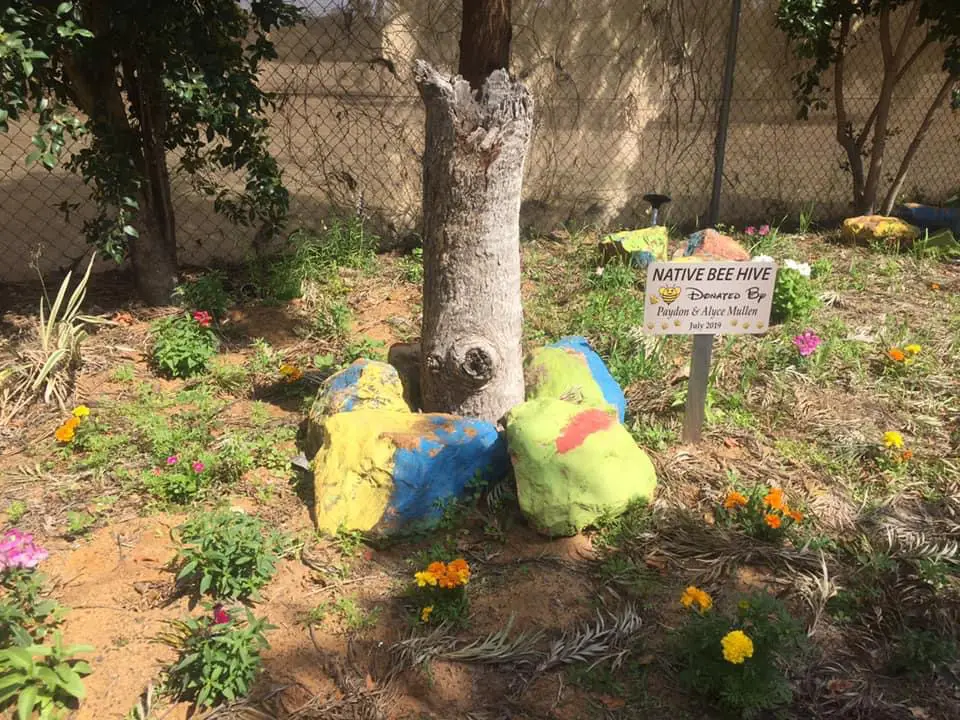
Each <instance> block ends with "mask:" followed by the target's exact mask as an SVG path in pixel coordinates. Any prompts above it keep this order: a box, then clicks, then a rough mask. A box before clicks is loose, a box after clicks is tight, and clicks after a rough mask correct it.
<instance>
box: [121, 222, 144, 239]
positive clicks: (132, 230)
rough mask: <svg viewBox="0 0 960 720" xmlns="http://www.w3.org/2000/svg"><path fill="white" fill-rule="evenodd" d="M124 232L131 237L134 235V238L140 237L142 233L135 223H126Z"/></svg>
mask: <svg viewBox="0 0 960 720" xmlns="http://www.w3.org/2000/svg"><path fill="white" fill-rule="evenodd" d="M123 234H124V235H128V236H129V237H132V238H138V237H140V233H139V232H137V229H136V228H135V227H134V226H133V225H124V226H123Z"/></svg>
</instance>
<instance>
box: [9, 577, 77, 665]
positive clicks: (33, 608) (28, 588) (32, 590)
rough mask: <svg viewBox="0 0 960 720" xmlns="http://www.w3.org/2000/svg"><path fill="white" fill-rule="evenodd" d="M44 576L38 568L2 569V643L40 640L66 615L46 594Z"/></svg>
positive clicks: (22, 642)
mask: <svg viewBox="0 0 960 720" xmlns="http://www.w3.org/2000/svg"><path fill="white" fill-rule="evenodd" d="M44 580H45V578H44V576H43V575H42V574H41V573H39V572H37V571H36V570H27V569H8V570H6V571H5V572H3V573H0V592H2V594H0V647H6V646H8V645H11V644H14V645H19V646H21V647H26V646H28V645H32V644H33V643H35V642H39V641H41V640H42V639H43V638H44V637H46V635H47V633H48V632H49V631H50V629H51V628H53V627H56V626H57V625H58V624H59V623H60V621H61V620H62V619H63V609H62V608H61V607H60V604H59V603H58V602H57V601H56V600H53V599H51V598H48V597H46V596H45V592H44Z"/></svg>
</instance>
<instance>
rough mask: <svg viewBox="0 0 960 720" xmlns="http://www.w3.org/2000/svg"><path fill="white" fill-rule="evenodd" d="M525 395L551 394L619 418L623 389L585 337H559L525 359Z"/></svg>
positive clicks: (622, 410)
mask: <svg viewBox="0 0 960 720" xmlns="http://www.w3.org/2000/svg"><path fill="white" fill-rule="evenodd" d="M524 374H525V375H526V384H527V399H528V400H534V399H538V398H554V399H556V400H566V401H567V402H571V403H574V404H578V405H584V406H587V407H596V408H600V409H601V410H605V411H608V412H611V413H613V412H614V411H615V413H616V416H617V419H618V420H619V421H620V422H623V417H624V413H625V412H626V409H627V401H626V398H625V397H624V395H623V390H621V389H620V385H619V384H618V383H617V381H616V380H615V379H614V377H613V375H611V374H610V371H609V370H608V369H607V366H606V365H604V363H603V360H601V359H600V356H599V355H597V353H596V352H594V350H593V348H591V347H590V343H589V342H587V339H586V338H583V337H577V336H571V337H564V338H560V340H558V341H557V342H555V343H552V344H550V345H547V346H546V347H542V348H537V349H536V350H534V351H533V352H532V353H530V356H529V357H528V358H527V363H526V372H525V373H524Z"/></svg>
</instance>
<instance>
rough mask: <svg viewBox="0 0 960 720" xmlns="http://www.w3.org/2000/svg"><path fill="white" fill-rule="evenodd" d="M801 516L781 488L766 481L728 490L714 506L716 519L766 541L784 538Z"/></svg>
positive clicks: (779, 540)
mask: <svg viewBox="0 0 960 720" xmlns="http://www.w3.org/2000/svg"><path fill="white" fill-rule="evenodd" d="M740 490H743V492H740ZM802 520H803V515H802V513H800V512H799V511H797V510H794V509H792V508H790V507H789V505H788V504H787V501H786V497H785V496H784V494H783V491H782V490H781V489H779V488H768V487H767V486H766V485H755V486H754V487H753V488H752V489H750V490H746V489H743V488H738V489H736V490H731V491H730V492H729V493H727V496H726V498H725V499H724V501H723V502H722V503H721V504H720V507H718V508H717V521H718V522H720V523H722V524H724V525H727V526H728V527H735V528H737V529H739V530H740V531H742V532H744V533H745V534H747V535H749V536H750V537H754V538H757V539H758V540H766V541H768V542H776V543H781V542H783V540H784V539H785V538H786V537H787V535H788V533H789V531H790V529H791V528H792V527H794V526H795V525H798V524H799V523H800V522H802Z"/></svg>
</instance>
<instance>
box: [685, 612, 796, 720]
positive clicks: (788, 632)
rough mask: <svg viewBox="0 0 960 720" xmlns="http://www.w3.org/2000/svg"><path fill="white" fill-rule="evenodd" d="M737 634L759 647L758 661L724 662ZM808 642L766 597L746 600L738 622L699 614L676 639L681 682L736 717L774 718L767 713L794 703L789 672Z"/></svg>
mask: <svg viewBox="0 0 960 720" xmlns="http://www.w3.org/2000/svg"><path fill="white" fill-rule="evenodd" d="M735 630H740V631H741V632H743V633H745V634H746V635H747V637H748V638H749V639H750V640H751V641H752V643H753V654H752V656H750V657H748V658H746V659H745V660H744V662H742V663H740V664H735V663H733V662H729V661H728V660H727V659H725V658H724V654H723V645H722V644H721V641H722V640H723V638H724V637H725V636H726V635H727V634H728V633H730V632H731V631H735ZM803 637H804V634H803V627H802V626H801V624H800V623H799V622H797V621H796V620H795V619H794V618H793V617H791V615H790V613H789V612H788V611H787V609H786V608H785V607H784V605H783V604H782V603H781V602H780V601H779V600H776V599H775V598H773V597H771V596H769V595H767V594H766V593H756V594H754V595H751V596H749V597H746V598H744V599H742V600H741V601H740V602H739V603H738V604H737V611H736V614H735V615H733V616H727V615H726V614H724V613H721V612H719V611H717V610H716V609H711V610H707V611H705V612H703V613H700V612H697V611H693V612H691V615H690V617H689V619H688V621H687V623H686V624H685V625H684V626H683V627H682V628H680V629H679V630H678V631H677V633H676V635H675V637H674V643H673V645H674V648H673V651H674V655H675V658H676V662H677V665H678V667H679V670H680V673H679V678H680V682H681V684H682V685H683V686H684V687H685V688H686V689H688V690H690V691H692V692H694V693H696V694H697V695H699V696H701V697H702V698H703V699H704V700H705V701H707V702H709V703H715V704H716V705H717V706H718V707H719V708H720V709H721V710H722V711H723V712H724V713H726V714H727V715H728V716H730V717H740V718H755V717H769V714H764V712H765V711H770V710H772V709H773V708H776V707H778V706H781V705H784V704H786V703H788V702H789V701H790V699H791V697H792V691H791V688H790V683H789V682H788V681H787V679H786V677H785V675H784V666H785V665H786V663H787V662H788V661H789V660H790V659H792V658H793V657H794V656H795V654H796V653H797V651H798V650H799V649H800V648H801V647H802V641H803Z"/></svg>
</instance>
